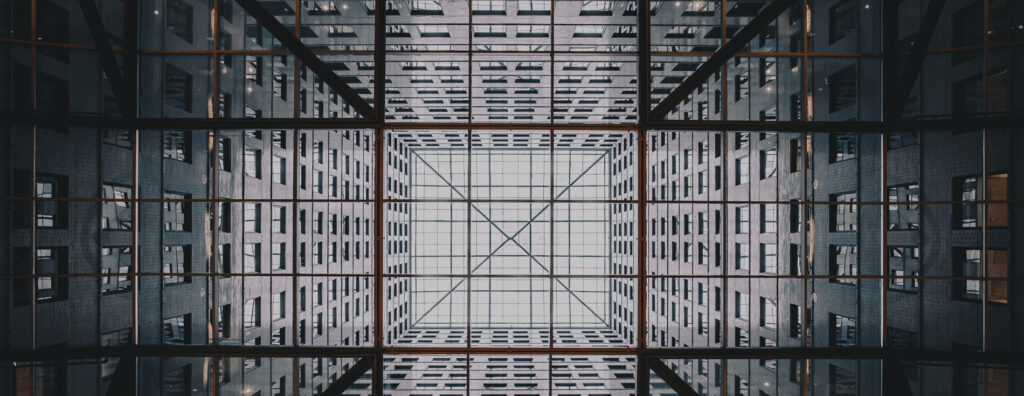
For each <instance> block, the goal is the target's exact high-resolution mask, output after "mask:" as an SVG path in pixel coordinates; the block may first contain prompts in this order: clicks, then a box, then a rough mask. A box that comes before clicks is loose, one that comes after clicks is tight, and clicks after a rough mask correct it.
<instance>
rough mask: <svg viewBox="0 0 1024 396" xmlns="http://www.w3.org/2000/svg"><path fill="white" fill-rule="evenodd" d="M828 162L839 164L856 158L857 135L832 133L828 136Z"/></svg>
mask: <svg viewBox="0 0 1024 396" xmlns="http://www.w3.org/2000/svg"><path fill="white" fill-rule="evenodd" d="M828 142H829V144H828V147H829V161H830V162H839V161H846V160H849V159H854V158H857V135H856V134H853V133H833V134H830V135H828Z"/></svg>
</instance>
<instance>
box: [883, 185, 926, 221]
mask: <svg viewBox="0 0 1024 396" xmlns="http://www.w3.org/2000/svg"><path fill="white" fill-rule="evenodd" d="M920 194H921V193H920V186H919V185H917V184H907V185H902V186H895V187H889V202H890V203H889V230H890V231H907V230H916V229H918V228H920V227H921V207H920V206H919V205H918V204H917V201H919V200H920ZM893 202H905V204H894V203H893Z"/></svg>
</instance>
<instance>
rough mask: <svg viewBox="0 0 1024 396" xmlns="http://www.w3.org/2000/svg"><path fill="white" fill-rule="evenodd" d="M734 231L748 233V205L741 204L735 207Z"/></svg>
mask: <svg viewBox="0 0 1024 396" xmlns="http://www.w3.org/2000/svg"><path fill="white" fill-rule="evenodd" d="M736 233H737V234H749V233H750V206H749V205H742V206H737V207H736Z"/></svg>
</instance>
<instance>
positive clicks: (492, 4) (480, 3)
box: [473, 0, 505, 15]
mask: <svg viewBox="0 0 1024 396" xmlns="http://www.w3.org/2000/svg"><path fill="white" fill-rule="evenodd" d="M473 14H474V15H505V0H473Z"/></svg>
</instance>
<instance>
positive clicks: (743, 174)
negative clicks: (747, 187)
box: [735, 157, 750, 186]
mask: <svg viewBox="0 0 1024 396" xmlns="http://www.w3.org/2000/svg"><path fill="white" fill-rule="evenodd" d="M735 169H736V185H737V186H739V185H743V184H747V183H749V182H750V157H740V158H737V159H736V167H735Z"/></svg>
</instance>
